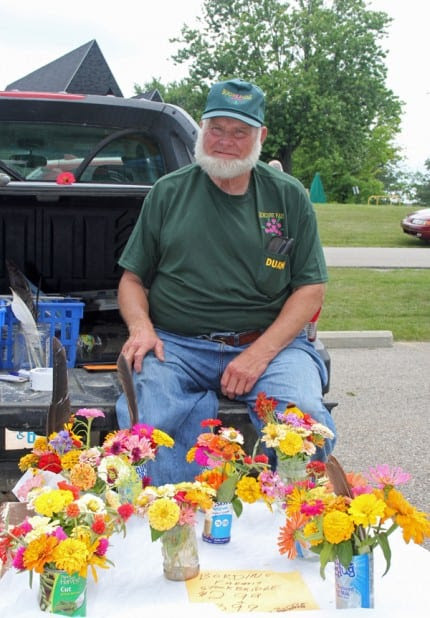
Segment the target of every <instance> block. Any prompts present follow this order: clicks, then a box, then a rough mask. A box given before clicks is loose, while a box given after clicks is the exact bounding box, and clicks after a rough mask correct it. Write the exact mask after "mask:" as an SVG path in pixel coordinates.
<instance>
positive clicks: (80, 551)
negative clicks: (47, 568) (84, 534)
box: [52, 539, 89, 577]
mask: <svg viewBox="0 0 430 618" xmlns="http://www.w3.org/2000/svg"><path fill="white" fill-rule="evenodd" d="M52 559H53V561H54V562H55V566H56V567H57V569H61V570H63V571H66V572H67V573H68V574H69V575H73V574H74V573H79V575H80V576H81V577H86V574H87V562H88V559H89V551H88V548H87V546H86V544H85V543H83V542H82V541H80V540H79V539H66V540H65V541H62V542H61V543H60V544H59V545H57V546H56V547H55V548H54V551H53V553H52Z"/></svg>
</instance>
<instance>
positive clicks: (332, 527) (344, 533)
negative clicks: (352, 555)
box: [323, 511, 354, 544]
mask: <svg viewBox="0 0 430 618" xmlns="http://www.w3.org/2000/svg"><path fill="white" fill-rule="evenodd" d="M323 532H324V537H325V538H326V539H327V541H328V542H329V543H335V544H338V543H342V541H348V539H350V538H351V536H352V533H353V532H354V524H353V522H352V519H351V518H350V517H349V515H347V514H346V513H340V512H339V511H331V512H330V513H327V515H325V516H324V517H323Z"/></svg>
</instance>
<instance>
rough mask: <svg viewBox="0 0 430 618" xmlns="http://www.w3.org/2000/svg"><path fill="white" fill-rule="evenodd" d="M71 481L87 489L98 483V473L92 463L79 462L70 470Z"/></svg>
mask: <svg viewBox="0 0 430 618" xmlns="http://www.w3.org/2000/svg"><path fill="white" fill-rule="evenodd" d="M70 481H71V482H72V483H73V485H76V486H77V487H79V488H80V489H83V490H84V491H87V490H88V489H91V488H92V487H94V485H95V484H96V481H97V474H96V472H95V470H94V468H92V466H90V464H87V463H77V464H76V465H74V466H73V468H72V469H71V470H70Z"/></svg>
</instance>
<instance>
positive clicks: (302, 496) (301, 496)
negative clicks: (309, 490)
mask: <svg viewBox="0 0 430 618" xmlns="http://www.w3.org/2000/svg"><path fill="white" fill-rule="evenodd" d="M305 500H306V490H304V489H301V488H300V487H298V486H297V485H294V489H293V491H292V492H291V493H290V494H289V495H288V496H287V512H288V514H292V513H299V512H300V507H301V506H302V503H303V502H304V501H305Z"/></svg>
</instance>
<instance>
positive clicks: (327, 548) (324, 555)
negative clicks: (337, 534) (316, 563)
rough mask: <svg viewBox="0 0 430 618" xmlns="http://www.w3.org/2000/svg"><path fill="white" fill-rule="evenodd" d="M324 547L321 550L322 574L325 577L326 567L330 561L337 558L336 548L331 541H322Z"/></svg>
mask: <svg viewBox="0 0 430 618" xmlns="http://www.w3.org/2000/svg"><path fill="white" fill-rule="evenodd" d="M322 546H323V547H322V549H321V551H320V575H321V577H322V578H323V579H325V568H326V566H327V563H328V562H333V560H334V558H335V550H334V547H333V545H332V544H331V543H327V542H326V541H325V542H324V543H322Z"/></svg>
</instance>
